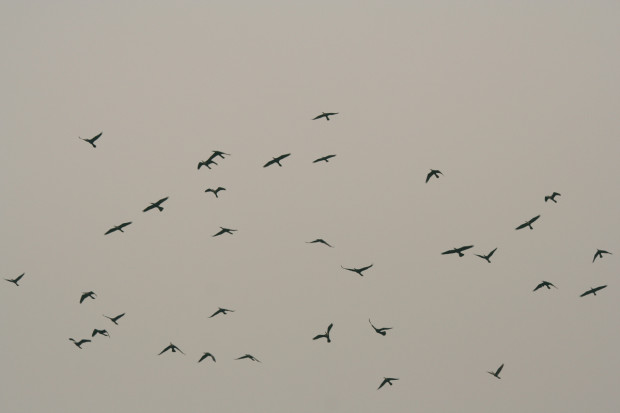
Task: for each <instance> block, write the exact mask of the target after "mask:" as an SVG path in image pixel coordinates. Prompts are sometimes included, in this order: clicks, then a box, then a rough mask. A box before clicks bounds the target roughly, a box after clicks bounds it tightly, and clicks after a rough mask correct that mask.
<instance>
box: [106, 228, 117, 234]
mask: <svg viewBox="0 0 620 413" xmlns="http://www.w3.org/2000/svg"><path fill="white" fill-rule="evenodd" d="M114 231H118V228H117V227H113V228H110V229H109V230H107V231H106V233H105V234H103V235H108V234H111V233H112V232H114Z"/></svg>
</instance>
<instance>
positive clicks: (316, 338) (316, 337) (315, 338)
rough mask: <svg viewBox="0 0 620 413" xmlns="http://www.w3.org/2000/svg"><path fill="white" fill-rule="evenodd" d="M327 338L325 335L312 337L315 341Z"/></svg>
mask: <svg viewBox="0 0 620 413" xmlns="http://www.w3.org/2000/svg"><path fill="white" fill-rule="evenodd" d="M323 337H325V334H319V335H318V336H314V337H312V339H313V340H318V339H319V338H323Z"/></svg>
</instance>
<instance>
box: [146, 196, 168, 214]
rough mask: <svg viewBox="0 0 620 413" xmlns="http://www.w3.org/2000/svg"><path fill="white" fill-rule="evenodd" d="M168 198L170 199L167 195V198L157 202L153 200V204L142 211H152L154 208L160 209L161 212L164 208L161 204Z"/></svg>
mask: <svg viewBox="0 0 620 413" xmlns="http://www.w3.org/2000/svg"><path fill="white" fill-rule="evenodd" d="M167 199H168V197H165V198H162V199H160V200H159V201H157V202H151V205H149V206H147V207H146V208H144V209H143V210H142V212H146V211H150V210H151V209H153V208H157V209H159V212H161V211H163V210H164V208H163V207H162V206H161V204H163V203H164V202H165V201H166V200H167Z"/></svg>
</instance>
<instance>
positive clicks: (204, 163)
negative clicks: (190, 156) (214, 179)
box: [198, 155, 217, 169]
mask: <svg viewBox="0 0 620 413" xmlns="http://www.w3.org/2000/svg"><path fill="white" fill-rule="evenodd" d="M210 165H217V162H215V161H214V160H213V155H211V157H210V158H209V159H207V160H206V161H200V162H198V169H200V168H201V167H203V166H206V167H207V168H208V169H211V166H210Z"/></svg>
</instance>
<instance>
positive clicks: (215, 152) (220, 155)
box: [207, 151, 230, 165]
mask: <svg viewBox="0 0 620 413" xmlns="http://www.w3.org/2000/svg"><path fill="white" fill-rule="evenodd" d="M224 155H226V156H230V154H229V153H226V152H222V151H213V153H212V154H211V156H209V159H207V162H208V161H212V160H213V159H215V158H217V157H218V156H219V157H220V158H222V159H225V158H224ZM216 165H217V164H216Z"/></svg>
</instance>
